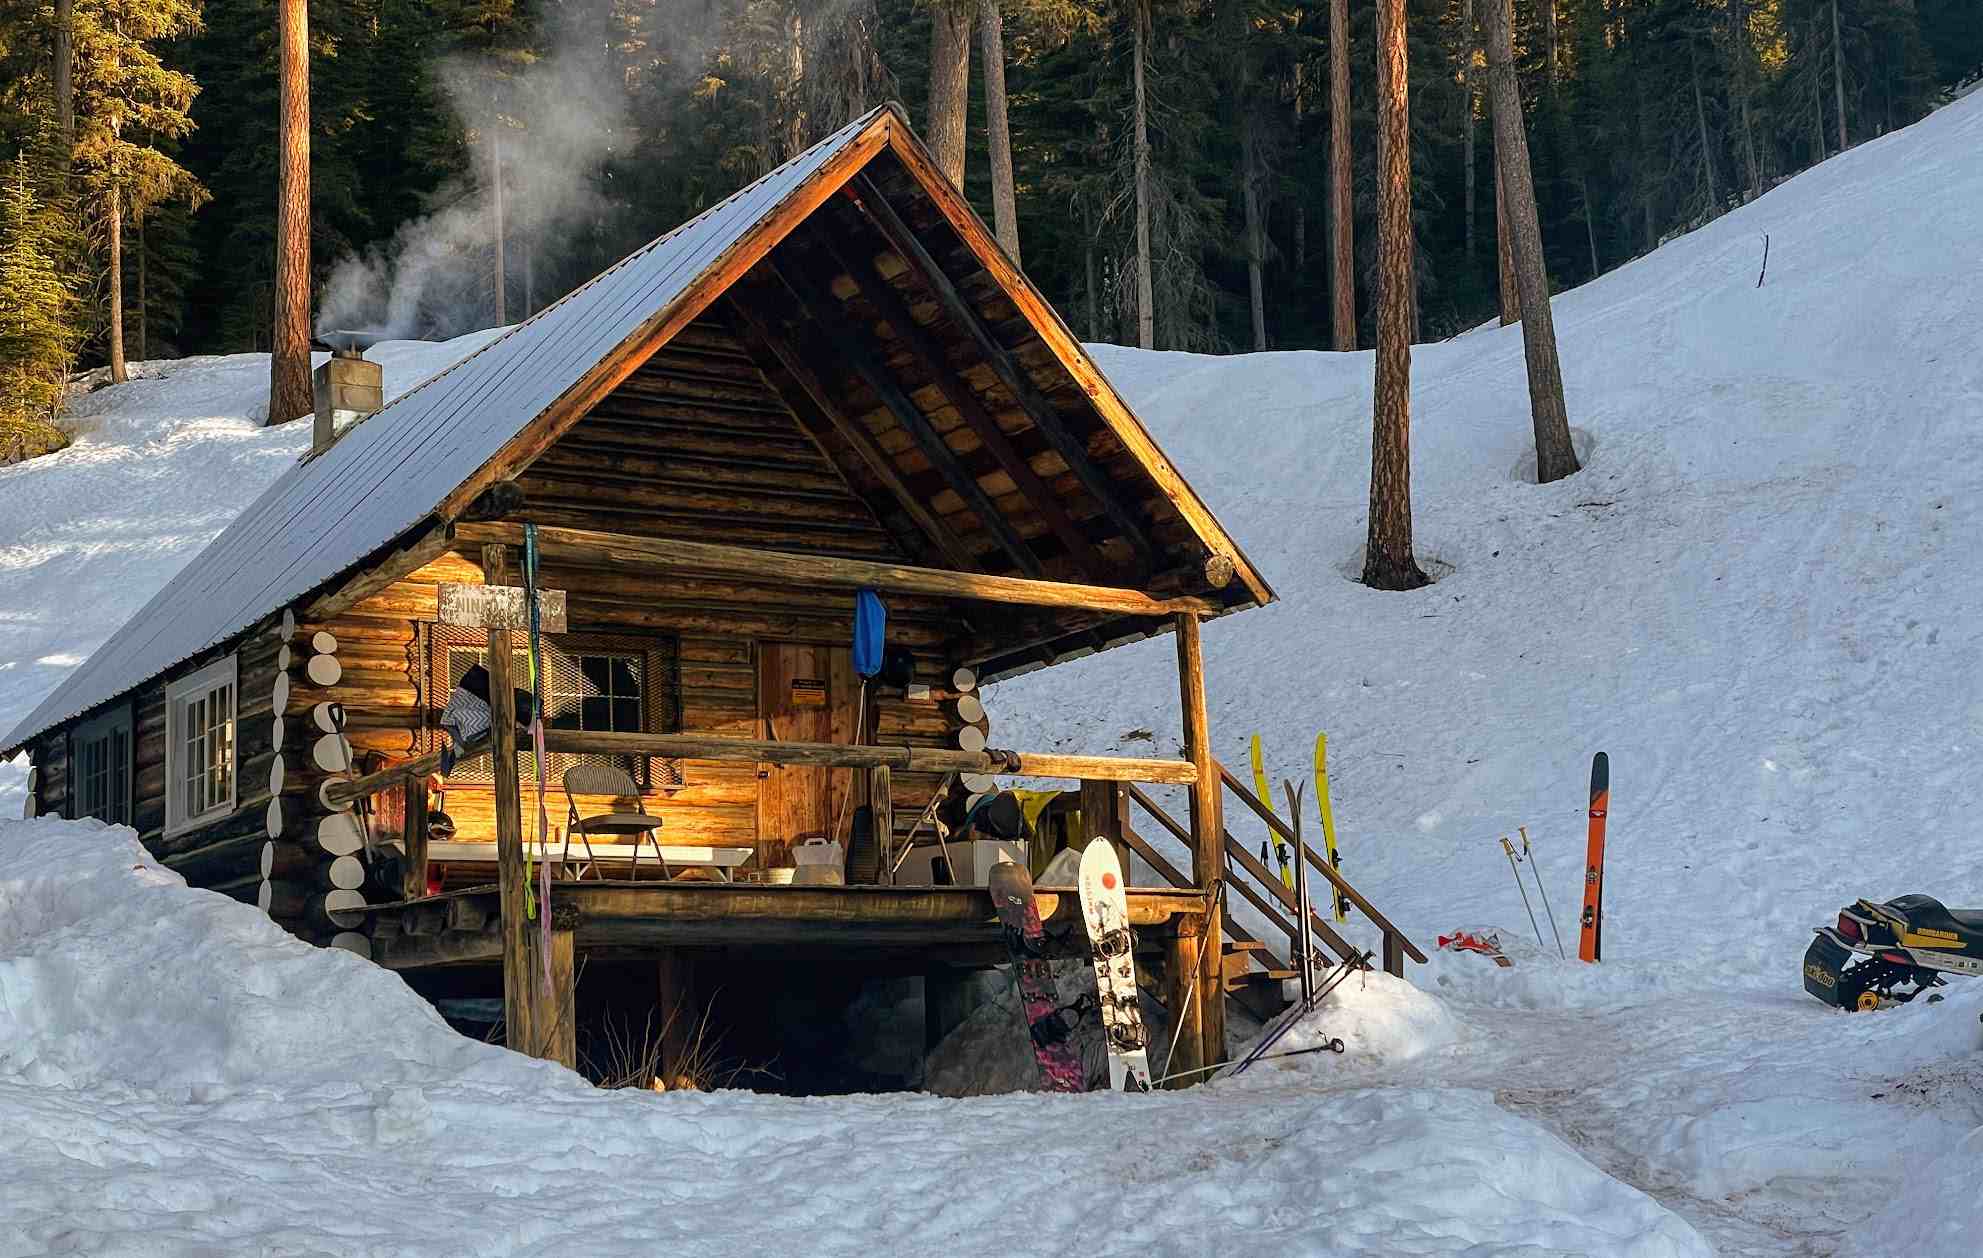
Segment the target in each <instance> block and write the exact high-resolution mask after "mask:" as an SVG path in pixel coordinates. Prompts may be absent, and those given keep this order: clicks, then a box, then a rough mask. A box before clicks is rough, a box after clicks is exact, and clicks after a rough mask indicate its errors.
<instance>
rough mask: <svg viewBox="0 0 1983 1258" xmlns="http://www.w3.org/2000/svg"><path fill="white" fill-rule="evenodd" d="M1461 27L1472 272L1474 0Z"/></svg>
mask: <svg viewBox="0 0 1983 1258" xmlns="http://www.w3.org/2000/svg"><path fill="white" fill-rule="evenodd" d="M1460 29H1461V31H1463V32H1464V33H1465V37H1466V48H1465V50H1464V51H1465V56H1464V58H1463V59H1462V60H1461V62H1460V94H1461V95H1462V96H1464V97H1465V98H1466V114H1467V122H1466V140H1465V154H1466V171H1467V196H1466V211H1465V214H1466V233H1467V270H1468V272H1470V273H1471V272H1472V270H1473V262H1474V214H1475V206H1474V190H1473V189H1474V138H1473V121H1474V87H1473V58H1474V47H1475V42H1476V41H1475V38H1474V29H1473V0H1466V9H1465V13H1464V15H1463V16H1462V18H1461V19H1460Z"/></svg>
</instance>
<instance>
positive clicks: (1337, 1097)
mask: <svg viewBox="0 0 1983 1258" xmlns="http://www.w3.org/2000/svg"><path fill="white" fill-rule="evenodd" d="M0 871H4V873H3V874H0V1116H4V1118H5V1121H4V1122H0V1164H4V1165H5V1166H6V1167H7V1191H6V1192H5V1193H4V1194H0V1255H17V1254H18V1255H26V1254H40V1253H43V1252H47V1251H49V1250H63V1251H89V1252H99V1253H144V1254H148V1255H159V1254H186V1255H192V1254H207V1253H214V1252H230V1253H242V1252H259V1253H299V1254H300V1253H320V1252H325V1251H327V1250H335V1252H338V1253H340V1254H349V1255H373V1254H377V1255H385V1254H404V1253H421V1254H435V1255H444V1254H462V1255H469V1254H474V1255H486V1254H509V1253H541V1252H559V1253H611V1254H620V1253H626V1254H633V1253H654V1252H668V1253H681V1254H709V1255H738V1254H745V1253H759V1252H777V1253H783V1252H806V1253H816V1254H858V1255H868V1254H872V1253H875V1252H895V1253H901V1254H928V1253H939V1252H945V1251H948V1250H951V1249H954V1248H958V1247H961V1246H970V1247H978V1248H982V1246H983V1244H984V1239H985V1237H986V1236H987V1235H989V1234H997V1235H999V1236H1001V1237H1002V1238H1003V1239H1001V1241H1000V1242H999V1246H998V1247H999V1249H1000V1251H1001V1252H1003V1253H1012V1254H1042V1255H1057V1254H1062V1253H1066V1252H1069V1251H1070V1249H1071V1248H1076V1247H1078V1248H1079V1249H1080V1250H1081V1252H1084V1253H1090V1254H1098V1255H1100V1254H1125V1255H1128V1254H1138V1255H1142V1254H1179V1255H1184V1254H1202V1253H1205V1252H1220V1253H1226V1252H1232V1253H1253V1252H1259V1253H1290V1252H1293V1253H1305V1254H1345V1255H1349V1254H1372V1255H1375V1254H1396V1253H1403V1252H1410V1253H1420V1254H1456V1255H1457V1254H1465V1255H1468V1256H1469V1258H1488V1256H1491V1255H1509V1256H1510V1258H1514V1256H1515V1255H1521V1256H1523V1258H1528V1256H1530V1255H1535V1254H1538V1253H1562V1254H1586V1253H1604V1254H1620V1255H1646V1256H1648V1258H1667V1256H1676V1258H1677V1256H1681V1255H1688V1256H1692V1255H1704V1254H1706V1253H1707V1252H1708V1250H1707V1247H1706V1246H1705V1245H1704V1244H1703V1243H1702V1242H1701V1240H1700V1238H1699V1237H1698V1236H1696V1235H1695V1234H1694V1233H1693V1231H1692V1229H1690V1228H1689V1227H1688V1226H1687V1225H1686V1224H1685V1223H1684V1222H1682V1221H1681V1220H1680V1219H1679V1218H1678V1217H1676V1216H1674V1215H1673V1214H1671V1213H1670V1212H1668V1211H1667V1210H1665V1209H1664V1208H1663V1207H1661V1206H1659V1205H1657V1204H1656V1203H1654V1202H1653V1201H1652V1200H1650V1199H1649V1198H1647V1197H1644V1196H1643V1195H1641V1194H1639V1193H1638V1192H1636V1191H1634V1190H1633V1189H1630V1188H1627V1187H1625V1186H1624V1185H1623V1184H1620V1183H1618V1182H1617V1181H1615V1180H1612V1179H1610V1178H1608V1177H1606V1176H1605V1175H1603V1174H1602V1173H1600V1172H1599V1171H1598V1170H1597V1169H1596V1168H1595V1167H1593V1166H1591V1165H1590V1164H1589V1163H1588V1162H1586V1161H1584V1159H1582V1158H1581V1157H1579V1156H1578V1155H1577V1154H1576V1153H1575V1152H1573V1151H1572V1150H1571V1149H1570V1148H1569V1147H1568V1146H1567V1145H1565V1144H1563V1143H1562V1142H1561V1141H1560V1140H1558V1139H1557V1138H1555V1137H1554V1136H1551V1135H1549V1134H1547V1133H1546V1132H1544V1131H1543V1130H1542V1129H1541V1128H1540V1127H1538V1126H1536V1125H1535V1124H1533V1123H1530V1122H1527V1121H1525V1120H1523V1119H1520V1118H1517V1117H1515V1116H1513V1115H1511V1114H1509V1113H1507V1112H1505V1111H1503V1110H1501V1109H1499V1108H1497V1107H1496V1106H1495V1105H1494V1103H1493V1100H1492V1098H1491V1097H1490V1096H1489V1095H1487V1094H1486V1093H1483V1092H1478V1091H1471V1090H1458V1089H1431V1088H1418V1089H1411V1090H1406V1089H1401V1088H1363V1089H1353V1090H1350V1091H1335V1092H1332V1091H1327V1090H1324V1089H1321V1088H1311V1087H1306V1086H1303V1085H1302V1083H1301V1082H1300V1080H1299V1079H1297V1078H1294V1077H1289V1078H1288V1079H1287V1080H1286V1081H1285V1083H1284V1086H1281V1087H1278V1088H1274V1089H1268V1090H1261V1091H1256V1092H1251V1093H1238V1092H1232V1091H1230V1090H1226V1089H1219V1088H1211V1089H1204V1090H1201V1091H1199V1092H1196V1093H1182V1094H1167V1095H1159V1096H1151V1097H1125V1096H1115V1095H1109V1094H1098V1095H1090V1096H1085V1097H1046V1096H1033V1095H1026V1096H1013V1097H999V1098H990V1099H981V1100H975V1101H968V1102H967V1101H943V1100H937V1099H934V1098H927V1097H902V1096H893V1097H859V1098H852V1099H843V1100H831V1101H827V1100H816V1101H799V1100H781V1099H777V1098H770V1097H756V1096H749V1095H744V1094H736V1093H728V1094H718V1095H708V1096H698V1095H688V1094H680V1095H669V1096H658V1095H654V1094H652V1093H645V1092H614V1093H603V1092H597V1091H594V1090H592V1089H591V1088H589V1087H586V1086H585V1085H584V1084H582V1083H580V1082H579V1081H578V1080H577V1078H576V1077H575V1076H572V1075H569V1074H567V1073H565V1072H563V1071H561V1070H559V1069H557V1068H555V1067H551V1066H547V1065H545V1064H543V1063H539V1062H533V1061H529V1060H526V1059H524V1058H522V1057H518V1056H515V1055H513V1054H510V1053H508V1052H506V1051H504V1050H500V1049H494V1048H489V1047H487V1046H484V1045H481V1044H477V1043H473V1042H470V1041H467V1040H464V1039H462V1038H460V1037H458V1036H456V1035H455V1034H454V1033H453V1032H451V1031H449V1030H448V1029H447V1028H446V1027H445V1026H444V1025H443V1024H442V1023H441V1021H440V1019H439V1018H438V1017H437V1016H435V1014H434V1013H433V1012H432V1011H431V1010H430V1009H428V1008H427V1006H426V1005H425V1004H424V1003H422V1002H421V1001H420V1000H419V999H418V998H417V997H415V996H414V995H413V994H412V993H411V992H409V991H408V990H407V989H406V988H405V987H404V986H403V985H402V984H401V983H400V982H399V980H398V979H397V978H395V977H394V976H392V975H390V974H388V973H386V972H385V971H382V970H379V969H377V968H376V967H373V966H370V965H368V964H366V963H364V962H361V961H359V960H357V959H356V958H354V957H351V956H348V955H346V954H344V953H341V952H337V951H334V950H332V951H319V950H316V949H313V948H310V947H308V946H307V945H304V944H300V943H297V942H296V941H294V940H292V939H290V938H288V937H287V936H286V935H284V933H283V932H282V931H280V930H279V929H277V928H276V927H275V926H274V925H272V924H271V923H270V922H268V921H267V920H266V919H265V918H263V917H262V916H261V915H260V914H258V913H256V912H255V911H254V910H253V909H250V908H248V907H246V906H243V905H240V904H236V903H235V902H233V901H231V900H228V899H225V898H223V897H221V896H217V895H213V894H211V893H209V892H203V891H193V890H189V889H188V888H186V887H185V885H184V884H183V883H182V882H181V881H180V880H179V879H178V877H177V876H176V875H173V874H170V873H167V872H165V871H163V870H160V869H158V868H157V867H156V866H155V865H153V864H152V863H151V862H150V861H149V860H147V859H146V858H145V856H144V853H143V851H142V849H140V848H139V847H138V846H137V843H136V841H135V839H134V837H133V836H132V835H131V833H130V831H128V830H118V829H105V828H104V827H101V826H98V825H96V824H95V823H92V822H63V821H55V820H47V819H44V820H41V821H35V822H0ZM1398 995H1399V993H1397V992H1393V993H1392V998H1393V999H1395V998H1396V997H1397V996H1398ZM1407 999H1411V1000H1415V1001H1418V1002H1426V1001H1430V999H1431V998H1430V997H1426V996H1423V995H1422V994H1418V993H1412V995H1411V996H1410V997H1408V998H1407ZM1185 1149H1200V1150H1202V1153H1200V1154H1199V1155H1197V1156H1193V1157H1181V1156H1179V1155H1180V1151H1181V1150H1185ZM1014 1211H1019V1212H1021V1213H1022V1214H1023V1217H1024V1218H1025V1221H1026V1225H1025V1227H1024V1228H1021V1229H1014V1228H1012V1227H1011V1225H1010V1220H1011V1219H1012V1217H1013V1212H1014ZM1076 1238H1079V1239H1078V1241H1077V1240H1076Z"/></svg>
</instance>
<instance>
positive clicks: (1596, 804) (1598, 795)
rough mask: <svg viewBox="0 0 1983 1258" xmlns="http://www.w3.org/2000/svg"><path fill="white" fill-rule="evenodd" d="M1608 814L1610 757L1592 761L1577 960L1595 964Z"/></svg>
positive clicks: (1600, 939)
mask: <svg viewBox="0 0 1983 1258" xmlns="http://www.w3.org/2000/svg"><path fill="white" fill-rule="evenodd" d="M1610 812H1611V757H1609V756H1607V755H1605V754H1604V753H1603V752H1601V751H1600V752H1598V753H1597V754H1596V755H1595V756H1592V757H1591V810H1590V838H1589V841H1588V843H1587V845H1586V847H1585V850H1584V913H1583V916H1582V917H1581V918H1580V919H1578V920H1579V925H1580V926H1581V927H1582V929H1581V931H1580V933H1579V934H1578V936H1577V956H1578V957H1579V958H1580V959H1581V960H1585V961H1596V960H1598V959H1599V958H1601V957H1602V956H1603V955H1604V822H1605V818H1606V817H1607V816H1608V815H1609V814H1610Z"/></svg>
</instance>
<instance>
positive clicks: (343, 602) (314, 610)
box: [303, 523, 454, 623]
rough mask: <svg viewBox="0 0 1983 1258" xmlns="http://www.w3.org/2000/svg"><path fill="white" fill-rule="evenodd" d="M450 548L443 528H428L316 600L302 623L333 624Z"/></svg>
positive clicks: (448, 537)
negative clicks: (328, 621)
mask: <svg viewBox="0 0 1983 1258" xmlns="http://www.w3.org/2000/svg"><path fill="white" fill-rule="evenodd" d="M453 545H454V538H453V537H452V536H450V535H449V532H448V528H447V526H446V525H445V524H438V523H435V524H429V525H427V526H426V528H425V529H424V530H422V531H420V532H419V533H417V534H416V535H415V536H414V537H413V538H412V540H410V541H408V542H407V543H406V544H405V545H404V546H402V547H400V548H399V549H398V550H395V551H393V552H392V553H390V554H388V555H386V556H385V557H384V558H383V559H380V560H378V561H377V562H376V563H365V564H362V565H360V566H359V568H358V571H357V574H356V575H355V576H353V577H351V578H350V579H349V580H347V581H345V582H344V583H343V584H342V585H340V586H338V587H337V588H336V589H333V590H331V591H329V592H327V593H325V594H322V595H320V596H318V598H317V599H316V601H314V602H312V603H311V604H310V605H309V607H307V608H305V609H304V613H303V619H305V620H309V621H314V622H318V623H322V622H323V621H326V620H335V619H337V617H339V616H341V615H343V614H344V613H345V612H347V611H350V610H351V609H352V608H354V607H356V606H358V604H360V603H362V602H364V601H365V600H366V599H368V598H370V597H372V596H373V595H374V594H377V593H379V592H380V591H382V590H384V589H386V587H388V586H390V585H391V584H392V583H393V582H395V581H398V580H400V579H401V578H403V577H407V576H411V575H412V574H413V573H415V572H418V571H419V570H420V569H422V568H424V567H426V566H427V565H428V564H430V563H432V562H434V561H435V560H436V559H439V558H440V557H441V556H442V555H444V554H446V553H447V552H448V549H449V548H450V547H452V546H453Z"/></svg>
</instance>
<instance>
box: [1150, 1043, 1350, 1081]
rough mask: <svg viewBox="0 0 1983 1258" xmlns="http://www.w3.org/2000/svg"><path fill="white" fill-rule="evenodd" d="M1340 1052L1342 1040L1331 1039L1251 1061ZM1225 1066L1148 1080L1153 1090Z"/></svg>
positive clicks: (1200, 1068)
mask: <svg viewBox="0 0 1983 1258" xmlns="http://www.w3.org/2000/svg"><path fill="white" fill-rule="evenodd" d="M1342 1051H1343V1042H1342V1040H1340V1039H1337V1038H1333V1037H1332V1038H1331V1039H1330V1040H1329V1041H1328V1042H1327V1043H1324V1044H1317V1045H1315V1046H1313V1047H1312V1048H1291V1049H1289V1050H1288V1051H1287V1052H1285V1053H1268V1054H1267V1055H1266V1056H1264V1057H1255V1058H1254V1059H1253V1060H1254V1061H1274V1060H1277V1059H1279V1058H1282V1057H1306V1056H1308V1055H1309V1054H1310V1053H1341V1052H1342ZM1225 1064H1226V1063H1225V1062H1220V1063H1219V1064H1218V1065H1216V1066H1198V1067H1195V1068H1194V1069H1191V1070H1180V1071H1178V1072H1177V1073H1176V1074H1174V1075H1164V1076H1162V1077H1161V1078H1157V1079H1152V1080H1150V1086H1151V1087H1152V1088H1154V1087H1156V1086H1157V1085H1158V1084H1160V1083H1169V1082H1170V1081H1171V1080H1172V1079H1188V1078H1190V1077H1191V1076H1192V1075H1202V1074H1207V1073H1209V1072H1211V1071H1214V1070H1217V1069H1219V1067H1220V1066H1224V1065H1225Z"/></svg>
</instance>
